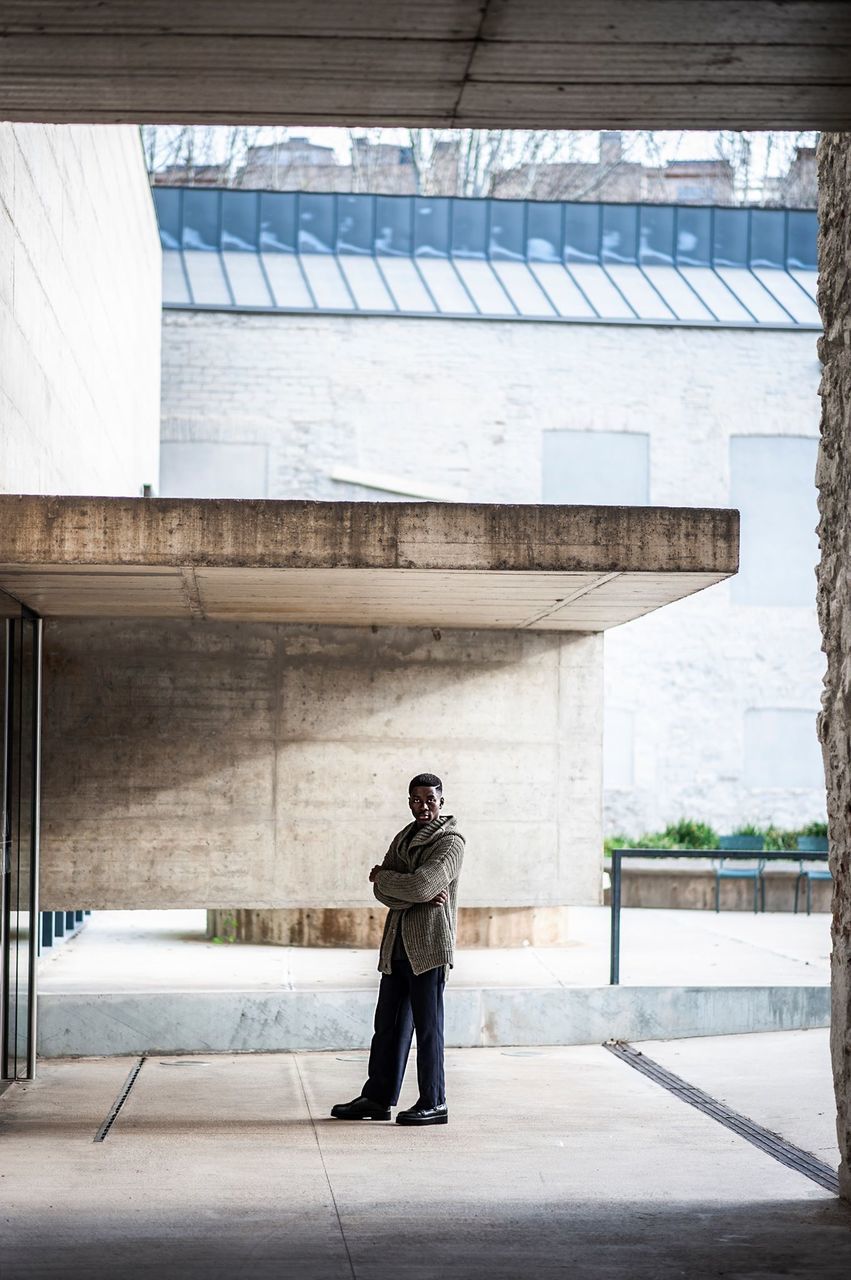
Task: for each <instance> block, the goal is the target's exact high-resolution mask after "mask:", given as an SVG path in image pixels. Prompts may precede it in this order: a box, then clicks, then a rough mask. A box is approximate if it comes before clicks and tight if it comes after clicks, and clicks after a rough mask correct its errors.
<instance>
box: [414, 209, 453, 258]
mask: <svg viewBox="0 0 851 1280" xmlns="http://www.w3.org/2000/svg"><path fill="white" fill-rule="evenodd" d="M414 252H415V254H416V255H417V257H418V258H446V257H448V256H449V201H448V199H446V198H445V197H442V196H441V197H438V198H436V199H434V200H426V199H424V198H423V197H421V196H417V198H416V199H415V200H414Z"/></svg>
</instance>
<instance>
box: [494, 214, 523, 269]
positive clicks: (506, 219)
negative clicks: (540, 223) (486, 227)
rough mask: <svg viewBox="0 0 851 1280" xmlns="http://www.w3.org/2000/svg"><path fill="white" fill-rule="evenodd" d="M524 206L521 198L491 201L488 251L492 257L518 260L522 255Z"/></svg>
mask: <svg viewBox="0 0 851 1280" xmlns="http://www.w3.org/2000/svg"><path fill="white" fill-rule="evenodd" d="M524 208H525V207H524V204H523V201H522V200H493V201H491V207H490V220H491V225H490V244H489V247H488V251H489V253H490V256H491V257H492V258H508V259H514V260H517V261H520V260H522V258H523V257H524V254H525V247H526V246H525V244H524V235H523V222H524Z"/></svg>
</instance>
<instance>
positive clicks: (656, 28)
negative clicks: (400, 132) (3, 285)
mask: <svg viewBox="0 0 851 1280" xmlns="http://www.w3.org/2000/svg"><path fill="white" fill-rule="evenodd" d="M0 34H2V42H0V68H1V69H2V74H0V118H2V119H4V120H33V121H38V120H48V121H56V122H57V123H61V122H74V121H86V120H90V121H100V122H120V121H133V120H135V121H146V120H148V121H153V122H162V121H173V122H203V123H212V122H214V121H222V122H225V123H234V124H236V123H247V124H264V123H265V124H274V123H281V124H292V123H294V122H298V123H303V124H308V123H313V124H339V125H352V124H356V125H371V124H385V125H406V126H407V125H435V126H438V127H446V126H449V127H453V128H460V127H472V126H476V127H485V128H523V129H553V128H559V129H597V128H603V129H607V128H617V127H624V128H630V129H636V128H669V129H713V128H731V129H778V128H779V129H784V128H785V129H819V128H824V129H838V130H841V129H847V128H849V127H851V7H850V6H849V5H847V4H842V3H839V2H838V0H832V2H828V3H825V2H824V0H747V3H742V0H595V3H594V4H588V3H586V2H584V0H583V3H579V2H578V0H369V2H368V3H367V4H363V3H353V0H324V3H322V4H305V3H304V0H275V3H270V2H269V0H242V3H240V4H238V5H234V4H231V3H225V2H224V0H178V2H177V3H175V0H144V3H138V2H137V3H131V2H130V0H97V3H94V2H93V0H0Z"/></svg>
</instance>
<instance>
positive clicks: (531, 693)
mask: <svg viewBox="0 0 851 1280" xmlns="http://www.w3.org/2000/svg"><path fill="white" fill-rule="evenodd" d="M46 636H47V639H46V645H45V653H46V668H45V694H44V699H45V717H44V748H43V755H44V760H43V778H44V782H43V805H42V854H41V894H42V906H43V908H44V909H52V908H56V909H65V908H67V907H68V905H69V904H71V905H72V906H74V907H75V908H76V909H81V908H93V909H103V908H113V907H114V908H122V907H124V908H133V907H149V906H150V907H154V906H158V907H168V906H170V907H181V906H185V907H222V908H233V907H242V908H245V907H255V908H256V907H287V908H292V907H303V908H308V907H309V908H320V909H322V910H324V909H327V908H346V909H352V908H356V909H366V908H368V907H369V908H371V909H373V910H374V909H375V899H374V897H373V895H372V890H371V886H370V885H369V883H368V881H367V873H368V871H369V868H370V867H371V866H372V865H373V864H374V863H375V862H377V861H380V860H381V858H382V857H383V856H384V853H385V851H386V848H387V845H388V844H389V842H390V839H391V837H392V836H393V835H394V834H395V832H396V831H398V830H399V829H400V828H401V827H403V826H405V825H406V823H407V822H408V821H409V820H410V815H409V812H408V807H407V785H408V781H409V779H410V778H411V777H412V776H413V775H414V774H415V773H419V772H422V771H423V770H424V769H428V770H433V771H434V772H437V773H439V774H440V776H441V777H442V778H443V780H444V783H445V787H446V799H447V808H448V810H449V811H450V812H454V813H456V814H457V816H458V818H459V820H460V823H461V825H462V828H463V830H464V832H465V834H466V836H467V839H468V842H469V845H468V847H469V857H468V859H467V864H466V866H465V869H464V879H463V887H462V903H463V905H464V906H466V907H475V906H480V907H488V908H490V907H500V906H502V907H522V906H535V907H537V906H553V907H558V906H561V905H563V904H565V903H577V902H586V903H594V902H598V901H599V897H600V892H601V866H600V861H601V849H602V833H601V825H600V824H601V749H600V748H601V735H602V716H601V687H602V638H601V637H600V636H598V635H575V634H559V633H556V634H539V633H533V632H521V631H480V632H467V631H455V630H451V631H444V632H442V633H441V632H440V631H437V630H435V631H432V630H428V631H423V630H408V629H400V628H395V629H394V628H388V629H379V628H367V627H362V628H358V627H345V628H328V627H325V628H323V627H312V626H302V627H298V626H275V625H271V624H266V623H251V624H249V623H242V624H237V623H212V622H211V623H207V624H205V625H196V624H193V623H189V622H181V621H176V620H165V621H159V622H158V621H151V620H143V621H138V620H136V621H116V620H103V619H101V620H91V621H74V620H71V619H62V620H51V621H49V622H48V624H47V629H46ZM495 787H497V788H498V789H499V796H500V800H499V805H498V812H497V813H496V814H494V812H493V793H494V788H495ZM335 938H336V940H337V941H340V938H339V932H338V931H337V932H336V934H335ZM354 940H355V939H354V938H352V939H350V941H354Z"/></svg>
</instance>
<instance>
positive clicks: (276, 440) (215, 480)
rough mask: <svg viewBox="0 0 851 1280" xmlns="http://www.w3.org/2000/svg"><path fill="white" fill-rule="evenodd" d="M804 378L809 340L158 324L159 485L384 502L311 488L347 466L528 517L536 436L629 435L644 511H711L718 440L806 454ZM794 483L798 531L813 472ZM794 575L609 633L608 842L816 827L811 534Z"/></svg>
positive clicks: (726, 464) (301, 322) (756, 334)
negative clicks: (763, 729)
mask: <svg viewBox="0 0 851 1280" xmlns="http://www.w3.org/2000/svg"><path fill="white" fill-rule="evenodd" d="M818 377H819V365H818V359H817V352H816V335H815V334H814V333H812V332H790V331H772V330H767V329H762V330H729V329H728V330H719V329H714V330H713V329H703V330H702V329H695V328H687V329H674V328H669V329H664V328H650V327H645V326H632V327H627V326H624V327H618V326H604V325H579V324H565V325H556V324H551V325H544V324H540V325H537V324H534V323H528V322H524V323H516V322H515V323H512V322H504V323H503V322H492V323H480V322H474V323H473V322H467V323H465V322H464V321H451V320H415V319H410V318H404V319H398V320H397V319H392V318H387V319H385V318H380V317H368V318H363V317H361V318H359V317H340V316H337V317H333V316H310V317H302V316H294V315H293V316H280V315H278V316H250V315H234V314H225V313H220V314H215V313H198V312H195V313H192V312H175V311H169V312H166V313H165V315H164V331H163V424H162V432H163V460H164V469H163V479H164V481H165V485H164V492H166V493H172V494H174V495H175V496H177V495H178V494H181V493H195V494H198V495H199V496H200V495H202V494H203V493H210V494H217V495H218V496H227V495H228V494H229V493H234V494H235V496H248V494H250V493H252V492H257V491H258V490H260V491H262V492H265V493H266V494H267V495H268V496H270V497H276V498H283V497H294V496H299V497H315V498H343V497H353V498H358V497H372V498H374V497H386V498H392V497H394V496H398V494H393V493H391V492H389V491H386V490H385V491H384V492H382V491H380V490H379V491H376V490H371V489H367V488H365V487H360V486H356V485H353V484H351V483H341V482H338V481H335V480H334V479H333V478H332V475H333V473H334V472H335V471H338V470H339V469H340V468H354V469H357V470H358V471H361V472H366V473H368V474H372V475H374V476H375V477H376V478H377V480H378V481H379V482H382V480H381V478H382V476H387V473H390V478H391V479H392V478H393V477H396V478H398V480H399V481H400V482H402V483H403V484H405V485H407V487H408V489H409V490H410V491H413V492H414V493H416V492H418V491H420V492H422V493H423V494H425V495H426V496H428V495H429V493H430V489H431V487H433V486H435V485H440V486H443V487H444V488H448V489H450V490H451V492H452V493H453V494H454V495H455V496H456V497H458V498H459V499H467V500H476V501H491V502H538V501H541V499H542V497H543V494H544V483H543V482H544V476H543V454H544V433H545V432H547V431H556V430H558V431H563V430H574V431H577V430H581V431H593V432H604V433H612V432H616V433H636V434H640V435H643V436H646V437H647V439H648V440H649V485H648V488H647V500H649V501H650V502H651V503H657V504H662V505H665V504H671V505H677V504H686V505H687V504H694V505H702V504H706V505H717V506H724V505H730V504H731V487H732V478H731V474H730V454H731V445H730V441H731V437H733V436H738V435H766V436H784V437H794V436H803V437H807V438H809V440H811V441H812V442H813V452H814V448H815V443H814V442H815V439H816V437H817V431H818V421H817V398H816V389H817V384H818ZM613 470H614V459H613ZM620 479H623V477H620ZM234 485H238V486H239V489H238V493H237V491H236V490H234V488H233V486H234ZM801 485H802V486H803V489H804V490H805V499H804V500H805V502H807V501H808V502H811V509H812V517H811V522H812V526H813V527H814V526H815V522H816V518H817V517H816V508H815V487H814V481H813V476H812V475H810V474H807V475H804V476H802V477H801ZM193 486H195V487H193ZM550 489H551V486H550V485H549V484H548V487H547V496H557V495H555V494H553V493H551V492H550ZM807 494H808V495H809V496H806V495H807ZM581 496H582V495H581V490H577V489H576V485H575V483H573V482H572V483H571V487H570V497H569V500H572V501H577V500H580V498H581ZM584 500H585V501H595V502H598V501H606V500H607V499H606V497H605V496H601V495H600V494H597V493H589V494H588V495H587V496H586V497H585V498H584ZM608 500H609V501H614V500H617V499H616V497H610V498H608ZM784 501H785V499H784V495H783V494H782V493H778V494H777V501H776V504H775V505H776V508H777V509H781V508H782V506H783V504H784ZM745 532H746V530H745ZM812 564H813V575H812V595H811V599H810V600H809V601H807V600H806V597H804V600H805V602H804V603H802V604H800V603H799V604H796V605H788V604H787V605H766V604H760V605H756V604H748V603H743V602H741V600H737V599H734V598H733V594H734V593H733V590H732V588H731V587H730V586H728V585H723V586H719V587H714V588H712V589H711V590H710V591H709V592H705V593H701V594H700V595H699V596H697V597H695V598H694V599H692V600H688V601H684V602H682V603H681V604H678V605H675V606H673V607H670V608H667V609H665V610H664V612H663V613H661V614H659V615H654V616H652V617H649V618H647V619H643V620H640V621H638V622H635V623H631V624H629V625H628V626H625V627H623V628H620V629H618V630H616V631H614V632H610V633H609V634H608V636H607V638H606V693H605V699H606V708H607V724H608V726H609V731H608V735H607V742H606V756H607V762H608V764H609V766H610V767H609V770H608V784H607V786H606V790H605V810H606V827H607V829H608V830H610V831H618V830H623V831H626V832H627V833H631V834H635V833H637V832H640V831H642V830H653V829H656V828H657V827H658V826H660V825H662V824H664V823H665V822H666V821H669V820H672V819H675V818H678V817H680V816H683V815H687V816H692V817H696V818H701V819H705V820H707V821H710V822H712V823H713V824H714V825H715V826H716V827H718V828H719V829H721V830H722V831H723V830H725V829H726V830H730V829H732V828H733V827H734V826H735V825H736V824H737V823H740V822H743V821H760V822H770V821H774V822H778V823H781V824H788V825H795V824H799V823H804V822H807V821H811V820H818V819H822V820H823V818H824V810H825V801H824V792H823V788H822V787H821V786H820V785H819V784H818V780H817V779H816V782H815V785H813V773H814V771H813V768H812V764H813V761H812V759H809V757H808V755H807V753H809V756H813V757H814V756H815V754H816V753H817V745H816V736H815V717H816V713H817V709H818V704H819V695H820V688H821V676H822V671H823V659H822V656H821V652H820V640H819V632H818V624H817V620H816V612H815V574H814V568H815V544H814V538H813V557H812ZM754 711H756V712H760V711H775V712H781V713H783V714H784V715H786V721H784V723H786V724H787V728H786V730H785V732H784V733H783V734H781V735H779V736H778V739H777V742H778V748H777V749H778V752H779V753H780V755H779V756H778V760H777V763H778V770H777V781H776V783H775V785H773V786H770V785H765V778H764V777H763V778H760V777H759V776H758V774H755V771H754V769H753V760H752V758H751V757H752V755H753V750H752V749H751V747H750V739H749V737H748V733H749V725H750V726H751V727H752V726H753V722H754V721H753V716H752V714H751V713H753V712H754ZM799 762H803V765H806V766H807V767H802V768H801V769H800V771H799V772H800V785H790V783H789V777H790V776H791V778H792V780H793V781H795V779H796V778H798V771H797V764H798V763H799ZM787 764H789V765H790V766H791V767H793V772H792V773H791V775H790V774H789V771H788V770H787V769H786V767H785V766H786V765H787ZM817 764H818V762H817V760H816V767H817ZM784 773H785V777H784Z"/></svg>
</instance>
